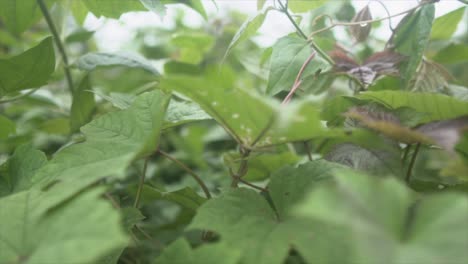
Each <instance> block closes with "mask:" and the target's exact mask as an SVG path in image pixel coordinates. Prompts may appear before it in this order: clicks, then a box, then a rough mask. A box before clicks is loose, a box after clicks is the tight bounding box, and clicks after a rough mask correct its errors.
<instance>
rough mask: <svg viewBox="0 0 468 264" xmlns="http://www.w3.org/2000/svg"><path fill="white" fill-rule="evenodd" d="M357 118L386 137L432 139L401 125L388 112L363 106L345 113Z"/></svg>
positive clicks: (414, 139) (420, 140) (409, 141)
mask: <svg viewBox="0 0 468 264" xmlns="http://www.w3.org/2000/svg"><path fill="white" fill-rule="evenodd" d="M345 115H346V116H347V117H350V118H353V119H356V120H358V121H359V122H360V123H362V124H363V125H364V126H365V127H368V128H370V129H372V130H375V131H377V132H379V133H381V134H383V135H385V136H386V137H388V138H391V139H394V140H397V141H399V142H404V143H408V144H411V143H425V144H431V143H432V140H431V138H429V137H428V136H426V135H424V134H423V133H421V132H419V131H415V130H412V129H411V128H409V127H405V126H402V125H401V124H400V122H399V120H398V118H396V117H395V116H394V115H393V114H391V113H388V112H374V111H368V110H367V109H366V108H365V107H353V108H351V109H350V110H348V112H346V114H345Z"/></svg>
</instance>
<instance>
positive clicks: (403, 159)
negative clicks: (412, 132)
mask: <svg viewBox="0 0 468 264" xmlns="http://www.w3.org/2000/svg"><path fill="white" fill-rule="evenodd" d="M410 149H411V144H408V145H406V147H405V152H404V153H403V157H402V158H401V163H402V164H405V161H406V158H407V157H408V154H409V151H410Z"/></svg>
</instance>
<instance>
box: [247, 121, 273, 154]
mask: <svg viewBox="0 0 468 264" xmlns="http://www.w3.org/2000/svg"><path fill="white" fill-rule="evenodd" d="M274 122H275V116H274V115H273V116H271V117H270V119H269V120H268V123H267V124H266V126H265V127H264V128H263V129H262V131H260V134H258V136H257V137H256V138H255V139H254V141H252V144H250V146H248V147H247V148H248V149H249V150H251V149H252V148H253V147H255V145H256V144H257V143H258V142H259V141H260V140H261V139H262V138H263V136H265V135H266V133H267V132H268V130H270V128H271V126H272V125H273V123H274ZM249 154H250V152H249Z"/></svg>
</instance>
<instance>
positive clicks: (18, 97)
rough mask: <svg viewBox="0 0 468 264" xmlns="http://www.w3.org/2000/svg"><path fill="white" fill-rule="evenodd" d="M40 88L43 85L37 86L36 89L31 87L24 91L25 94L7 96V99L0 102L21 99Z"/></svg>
mask: <svg viewBox="0 0 468 264" xmlns="http://www.w3.org/2000/svg"><path fill="white" fill-rule="evenodd" d="M39 88H41V87H37V88H34V89H31V90H30V91H28V92H26V93H24V94H20V95H18V96H15V97H11V98H7V99H4V100H0V104H4V103H11V102H14V101H16V100H19V99H21V98H23V97H26V96H28V95H30V94H33V93H34V92H36V91H37V90H39Z"/></svg>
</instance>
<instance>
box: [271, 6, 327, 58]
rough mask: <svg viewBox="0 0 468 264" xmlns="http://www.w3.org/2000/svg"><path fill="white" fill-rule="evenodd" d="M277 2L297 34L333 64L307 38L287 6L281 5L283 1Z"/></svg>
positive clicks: (325, 54)
mask: <svg viewBox="0 0 468 264" xmlns="http://www.w3.org/2000/svg"><path fill="white" fill-rule="evenodd" d="M278 3H279V5H280V7H281V9H280V11H281V12H282V13H284V14H285V15H286V16H287V17H288V19H289V21H290V22H291V24H292V25H293V26H294V28H296V31H297V34H299V35H300V36H301V37H302V38H304V39H305V40H307V41H308V42H309V44H310V45H311V46H312V48H313V49H314V50H315V51H316V52H317V53H318V54H320V56H322V57H323V58H324V59H325V60H326V61H327V62H328V63H330V64H332V65H333V64H334V63H335V62H334V61H333V60H332V59H331V58H330V56H328V55H327V53H325V52H324V51H323V50H322V49H321V48H320V47H319V46H317V44H315V42H314V41H313V40H312V39H311V38H307V35H306V34H305V33H304V31H302V29H301V28H300V27H299V25H298V24H297V23H296V21H295V20H294V18H293V17H292V16H291V14H290V13H289V11H288V7H287V6H285V5H283V3H281V1H280V0H278Z"/></svg>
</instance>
